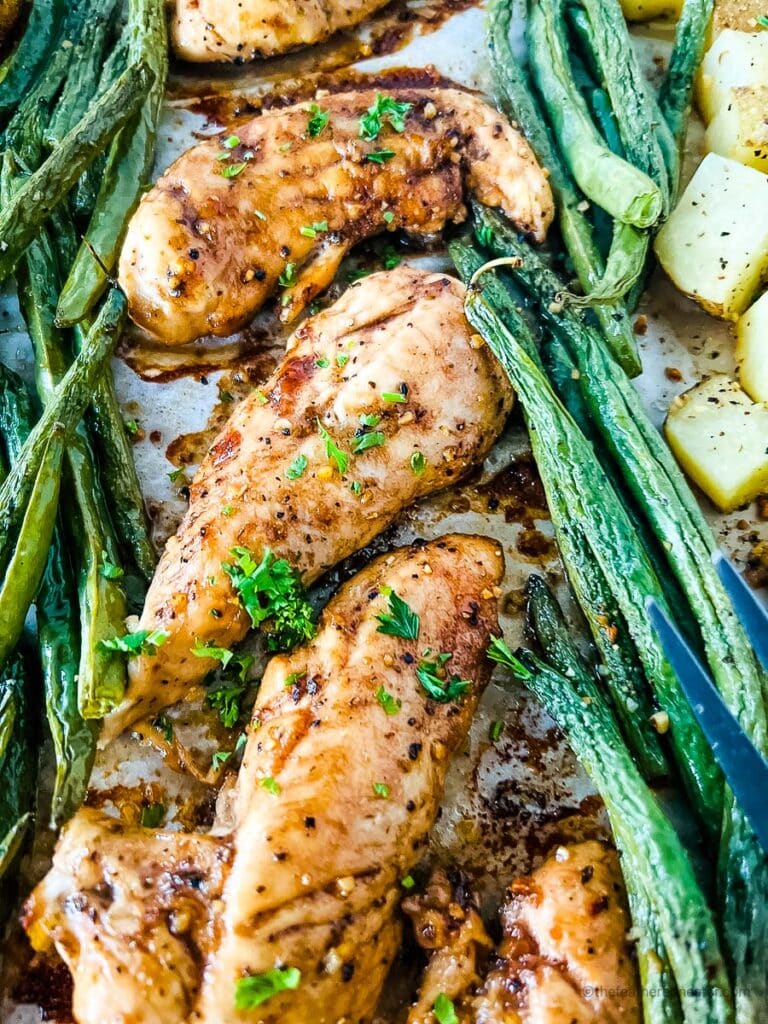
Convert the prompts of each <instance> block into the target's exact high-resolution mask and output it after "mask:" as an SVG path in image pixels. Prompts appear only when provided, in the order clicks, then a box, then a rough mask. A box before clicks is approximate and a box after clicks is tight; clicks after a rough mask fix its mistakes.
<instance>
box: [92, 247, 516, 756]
mask: <svg viewBox="0 0 768 1024" xmlns="http://www.w3.org/2000/svg"><path fill="white" fill-rule="evenodd" d="M463 295H464V288H463V285H462V284H461V283H460V282H458V281H456V280H455V279H454V278H451V277H447V276H445V275H444V274H428V273H424V272H423V271H418V270H414V269H411V268H407V267H399V268H397V269H396V270H394V271H391V272H389V273H382V274H375V275H373V276H371V277H367V278H364V279H363V280H362V281H360V282H358V283H357V284H356V285H354V286H353V287H351V288H349V289H348V291H347V292H346V293H345V294H344V295H343V296H342V298H341V299H340V300H339V301H338V302H337V303H336V304H335V305H334V306H332V307H331V308H330V309H328V310H326V311H324V312H322V313H319V314H318V315H317V316H315V317H312V318H311V319H309V320H306V321H304V323H303V324H302V325H301V326H300V327H299V329H298V330H297V331H296V333H295V335H294V336H293V339H292V341H291V342H290V344H289V350H288V352H287V355H286V357H285V359H284V361H283V362H282V364H281V365H280V366H279V368H278V369H277V371H276V372H275V374H274V375H273V376H272V377H271V378H270V380H269V381H268V382H267V383H266V384H265V385H264V386H263V388H261V389H260V390H258V391H255V392H254V393H253V394H251V395H249V396H248V397H247V398H245V399H244V400H243V402H241V403H240V405H239V406H237V408H236V409H235V411H234V413H233V415H232V417H231V419H230V420H229V422H228V423H227V424H226V426H225V427H224V429H223V431H222V433H221V434H220V435H219V437H218V438H217V440H216V442H215V443H214V445H213V447H212V448H211V450H210V451H209V453H208V455H207V456H206V458H205V460H204V462H203V464H202V466H201V467H200V470H199V471H198V473H197V475H196V477H195V479H194V482H193V484H192V487H191V493H190V505H189V510H188V512H187V514H186V516H185V517H184V519H183V521H182V523H181V525H180V527H179V529H178V532H177V533H176V536H175V537H172V538H171V539H170V540H169V542H168V544H167V546H166V549H165V551H164V553H163V556H162V558H161V560H160V564H159V566H158V568H157V572H156V574H155V578H154V580H153V581H152V585H151V586H150V589H149V592H148V594H147V598H146V603H145V605H144V611H143V614H142V616H141V620H140V623H139V628H140V629H148V630H155V629H159V630H161V631H163V632H164V633H166V634H167V639H166V640H165V642H164V643H163V644H162V646H160V647H158V648H157V653H156V654H155V655H154V656H149V655H141V656H139V657H136V658H131V659H130V662H129V683H128V688H127V692H126V695H125V700H124V702H123V703H122V704H121V706H120V707H119V708H118V709H117V711H115V712H113V714H112V715H111V716H110V717H108V718H107V719H106V721H105V726H104V731H103V733H102V741H103V742H107V741H108V740H109V739H111V738H113V737H114V736H116V735H118V734H119V733H120V732H122V730H123V729H125V728H127V727H128V726H129V725H131V724H132V723H133V722H135V721H137V720H138V719H140V718H144V717H146V716H147V715H150V714H155V713H156V712H157V711H159V710H160V709H161V708H162V707H164V706H167V705H169V704H173V703H175V702H176V701H178V700H180V699H181V698H182V697H183V696H184V694H185V693H186V692H187V690H188V689H189V688H190V687H191V686H192V685H194V684H196V683H200V682H201V681H202V680H203V678H204V677H205V675H206V674H207V673H208V672H209V671H211V669H213V668H214V667H215V662H214V661H213V660H212V659H209V658H200V657H197V656H195V655H194V654H192V653H191V651H192V648H193V647H194V646H196V645H197V646H198V647H199V645H200V644H207V643H212V644H215V645H216V646H222V645H223V646H225V647H231V646H232V645H233V644H236V643H237V642H238V641H240V640H242V638H243V637H244V636H245V634H246V632H247V630H248V627H249V622H250V620H249V619H248V616H247V614H246V613H245V611H244V610H243V608H242V606H241V605H240V603H239V602H238V599H237V595H236V593H235V591H234V590H233V589H232V585H231V582H230V579H229V577H228V575H227V573H226V572H224V571H223V570H222V564H223V563H231V562H232V555H231V551H232V549H233V548H234V547H236V546H239V547H245V548H246V549H247V550H248V551H250V552H251V553H252V554H253V557H254V558H255V559H256V561H257V562H258V561H259V560H260V559H261V558H262V557H263V555H264V552H265V550H267V549H270V550H272V551H273V552H274V554H275V555H276V556H278V557H282V558H286V559H288V560H289V561H290V562H291V564H292V565H294V566H295V567H296V569H297V570H298V571H299V572H300V574H301V576H302V578H303V580H304V582H305V583H307V584H308V583H311V582H312V581H313V580H316V579H317V578H318V577H319V576H320V575H321V574H322V573H323V572H325V571H326V570H327V569H328V568H330V567H331V566H333V565H335V564H336V563H337V562H339V561H341V560H342V559H343V558H346V557H347V556H348V555H350V554H352V553H353V552H354V551H356V550H357V549H359V548H361V547H363V546H364V545H366V544H367V543H368V542H369V541H370V540H372V539H373V538H374V537H375V536H376V534H378V533H380V532H381V531H382V530H383V529H384V528H385V527H386V526H388V525H389V524H390V523H391V522H392V521H393V520H394V519H395V517H396V516H397V515H398V513H399V512H400V511H401V510H402V509H404V508H405V507H407V506H408V505H409V504H410V503H411V502H413V501H414V500H415V499H416V498H419V497H421V496H423V495H426V494H430V493H432V492H433V491H436V490H439V489H440V488H442V487H445V486H447V485H448V484H450V483H452V482H453V481H455V480H457V479H458V478H459V477H460V476H461V475H462V473H464V472H465V471H466V470H467V468H468V467H470V466H472V465H473V464H474V463H476V462H478V461H479V460H480V459H482V458H483V456H484V455H485V454H486V453H487V452H488V450H489V449H490V447H491V445H492V444H493V442H494V440H495V439H496V437H497V436H498V434H499V432H500V431H501V429H502V427H503V425H504V421H505V419H506V416H507V413H508V411H509V409H510V406H511V401H512V394H511V392H510V390H509V385H508V383H507V381H506V378H505V377H504V375H503V374H502V372H501V371H500V370H499V368H498V365H497V363H496V361H495V359H494V358H493V356H492V355H491V353H490V352H489V351H488V350H487V349H485V348H483V347H482V346H479V345H478V340H479V339H477V337H476V336H475V335H473V334H472V332H471V330H470V327H469V325H468V323H467V321H466V319H465V317H464V311H463V304H462V302H463ZM361 417H362V419H361ZM365 424H368V425H365ZM366 438H367V440H366ZM333 445H335V446H336V447H337V449H338V451H339V454H337V455H335V456H334V454H333V449H332V447H331V446H333ZM356 452H357V454H356ZM329 453H330V457H329ZM222 510H225V512H226V514H225V513H223V512H222Z"/></svg>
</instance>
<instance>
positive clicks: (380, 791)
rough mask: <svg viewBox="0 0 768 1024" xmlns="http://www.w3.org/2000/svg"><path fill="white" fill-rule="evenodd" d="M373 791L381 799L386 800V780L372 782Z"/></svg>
mask: <svg viewBox="0 0 768 1024" xmlns="http://www.w3.org/2000/svg"><path fill="white" fill-rule="evenodd" d="M373 792H374V794H375V795H376V796H377V797H379V799H381V800H388V799H389V793H390V790H389V786H388V785H387V784H386V782H374V783H373Z"/></svg>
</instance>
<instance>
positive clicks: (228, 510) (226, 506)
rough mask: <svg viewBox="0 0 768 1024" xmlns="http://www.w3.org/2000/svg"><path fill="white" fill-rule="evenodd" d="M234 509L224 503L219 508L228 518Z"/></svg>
mask: <svg viewBox="0 0 768 1024" xmlns="http://www.w3.org/2000/svg"><path fill="white" fill-rule="evenodd" d="M234 511H235V510H234V509H233V508H232V506H231V505H225V506H224V508H223V509H222V510H221V514H222V515H223V516H226V517H227V518H229V517H230V516H231V515H232V513H233V512H234Z"/></svg>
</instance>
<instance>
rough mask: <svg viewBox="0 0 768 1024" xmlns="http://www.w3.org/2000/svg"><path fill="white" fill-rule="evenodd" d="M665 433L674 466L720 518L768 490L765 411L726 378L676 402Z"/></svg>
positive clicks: (720, 377)
mask: <svg viewBox="0 0 768 1024" xmlns="http://www.w3.org/2000/svg"><path fill="white" fill-rule="evenodd" d="M664 431H665V433H666V436H667V441H668V442H669V445H670V447H671V449H672V451H673V452H674V454H675V457H676V458H677V461H678V462H679V463H680V465H681V466H682V467H683V469H684V470H685V472H686V473H687V474H688V476H690V478H691V479H692V480H693V481H694V482H695V483H697V484H698V485H699V487H700V488H701V489H702V491H704V493H705V494H706V495H708V497H710V498H711V499H712V501H713V502H714V503H715V505H717V507H718V508H719V509H720V510H721V511H722V512H731V511H732V510H733V509H735V508H739V507H740V506H741V505H746V504H747V502H749V501H752V499H753V498H755V497H757V495H758V494H760V493H761V492H762V491H765V490H768V451H767V450H766V449H768V406H766V405H764V404H763V403H754V402H753V401H752V399H751V398H750V397H749V395H748V394H747V393H746V392H745V391H742V390H741V388H740V387H739V385H738V384H737V383H736V382H735V381H733V380H731V378H730V377H727V376H726V375H725V374H718V375H717V376H715V377H712V378H711V379H710V380H706V381H703V382H702V383H701V384H697V385H696V386H695V387H694V388H691V390H690V391H686V393H685V394H684V395H681V396H680V397H679V398H676V399H675V401H674V402H673V403H672V408H671V409H670V410H669V415H668V416H667V422H666V424H665V426H664Z"/></svg>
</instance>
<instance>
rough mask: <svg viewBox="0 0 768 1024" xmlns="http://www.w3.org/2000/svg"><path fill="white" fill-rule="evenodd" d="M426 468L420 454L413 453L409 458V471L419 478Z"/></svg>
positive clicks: (425, 462) (425, 463)
mask: <svg viewBox="0 0 768 1024" xmlns="http://www.w3.org/2000/svg"><path fill="white" fill-rule="evenodd" d="M426 468H427V460H426V459H425V458H424V456H423V455H422V454H421V452H414V453H413V455H412V456H411V469H412V470H413V472H414V473H415V474H416V476H421V474H422V473H423V472H424V470H425V469H426Z"/></svg>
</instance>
